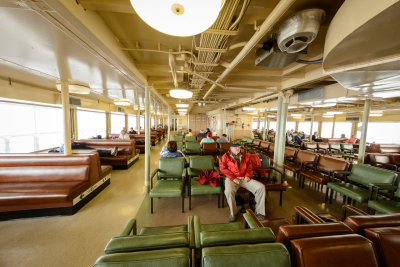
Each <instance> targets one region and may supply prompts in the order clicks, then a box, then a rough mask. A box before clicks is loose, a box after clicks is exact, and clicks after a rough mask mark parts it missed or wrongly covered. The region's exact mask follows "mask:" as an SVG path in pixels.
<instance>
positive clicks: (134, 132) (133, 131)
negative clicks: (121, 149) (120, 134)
mask: <svg viewBox="0 0 400 267" xmlns="http://www.w3.org/2000/svg"><path fill="white" fill-rule="evenodd" d="M128 134H137V132H136V131H135V130H133V127H131V129H130V130H129V132H128Z"/></svg>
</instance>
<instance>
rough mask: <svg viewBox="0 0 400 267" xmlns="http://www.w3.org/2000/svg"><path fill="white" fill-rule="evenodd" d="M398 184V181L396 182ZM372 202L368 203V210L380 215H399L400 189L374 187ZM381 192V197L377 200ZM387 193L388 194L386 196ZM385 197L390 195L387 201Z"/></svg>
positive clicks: (389, 186)
mask: <svg viewBox="0 0 400 267" xmlns="http://www.w3.org/2000/svg"><path fill="white" fill-rule="evenodd" d="M397 183H398V181H397ZM374 190H375V194H374V195H375V197H374V200H369V201H368V208H370V209H373V210H374V211H378V212H380V213H385V214H391V213H400V201H399V200H400V187H398V184H397V185H376V184H375V185H374ZM381 191H383V196H382V197H381V199H380V198H379V195H378V194H379V193H380V192H381ZM388 193H389V194H388ZM387 195H390V198H389V199H388V197H387Z"/></svg>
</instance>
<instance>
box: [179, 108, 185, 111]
mask: <svg viewBox="0 0 400 267" xmlns="http://www.w3.org/2000/svg"><path fill="white" fill-rule="evenodd" d="M178 112H187V109H185V108H178Z"/></svg>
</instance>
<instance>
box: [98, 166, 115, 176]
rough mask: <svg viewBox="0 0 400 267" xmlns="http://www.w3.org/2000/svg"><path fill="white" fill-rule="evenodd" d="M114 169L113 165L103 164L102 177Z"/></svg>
mask: <svg viewBox="0 0 400 267" xmlns="http://www.w3.org/2000/svg"><path fill="white" fill-rule="evenodd" d="M111 171H112V166H110V165H101V177H100V178H104V177H106V176H107V175H109V174H110V173H111Z"/></svg>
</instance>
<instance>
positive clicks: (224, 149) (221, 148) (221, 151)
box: [217, 143, 230, 155]
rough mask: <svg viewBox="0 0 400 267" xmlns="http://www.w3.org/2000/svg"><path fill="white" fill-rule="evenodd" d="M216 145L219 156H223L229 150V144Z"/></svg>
mask: <svg viewBox="0 0 400 267" xmlns="http://www.w3.org/2000/svg"><path fill="white" fill-rule="evenodd" d="M217 144H218V152H219V154H220V155H223V154H225V153H226V152H228V151H229V149H230V143H217Z"/></svg>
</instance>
